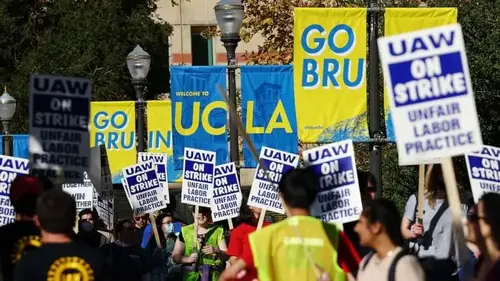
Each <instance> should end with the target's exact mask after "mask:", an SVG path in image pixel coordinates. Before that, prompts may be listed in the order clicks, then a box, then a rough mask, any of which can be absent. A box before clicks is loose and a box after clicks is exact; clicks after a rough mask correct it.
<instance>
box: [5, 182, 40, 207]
mask: <svg viewBox="0 0 500 281" xmlns="http://www.w3.org/2000/svg"><path fill="white" fill-rule="evenodd" d="M43 190H44V187H43V183H42V182H41V181H40V180H39V179H38V178H37V177H35V176H32V175H18V176H17V177H16V178H15V179H14V180H13V181H12V183H11V184H10V200H11V201H12V203H13V204H14V203H16V202H19V201H20V200H22V198H23V197H38V196H39V195H40V194H42V192H43Z"/></svg>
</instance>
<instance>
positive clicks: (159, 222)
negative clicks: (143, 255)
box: [147, 213, 182, 281]
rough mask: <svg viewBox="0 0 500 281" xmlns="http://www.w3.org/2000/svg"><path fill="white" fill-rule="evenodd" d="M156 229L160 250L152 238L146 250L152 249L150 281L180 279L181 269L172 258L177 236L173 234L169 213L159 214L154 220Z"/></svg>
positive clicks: (172, 224)
mask: <svg viewBox="0 0 500 281" xmlns="http://www.w3.org/2000/svg"><path fill="white" fill-rule="evenodd" d="M155 222H156V226H157V228H158V234H159V238H160V244H161V248H157V245H156V241H155V240H156V239H155V238H154V237H152V238H151V239H150V241H149V244H148V246H147V248H153V258H154V260H153V262H154V264H153V270H152V272H151V275H152V276H151V280H152V281H163V280H177V279H181V278H182V275H181V269H180V266H179V265H177V264H176V263H175V262H174V260H173V258H172V253H173V251H174V246H175V241H176V240H177V235H175V233H174V222H173V218H172V214H171V213H160V215H158V217H156V219H155Z"/></svg>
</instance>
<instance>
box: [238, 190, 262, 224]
mask: <svg viewBox="0 0 500 281" xmlns="http://www.w3.org/2000/svg"><path fill="white" fill-rule="evenodd" d="M247 202H248V196H245V195H243V198H242V200H241V207H240V215H239V217H237V218H235V219H234V220H233V223H234V226H235V227H236V226H238V225H240V224H242V223H246V224H250V225H255V224H256V222H255V217H254V215H253V212H252V210H250V207H249V206H248V205H247Z"/></svg>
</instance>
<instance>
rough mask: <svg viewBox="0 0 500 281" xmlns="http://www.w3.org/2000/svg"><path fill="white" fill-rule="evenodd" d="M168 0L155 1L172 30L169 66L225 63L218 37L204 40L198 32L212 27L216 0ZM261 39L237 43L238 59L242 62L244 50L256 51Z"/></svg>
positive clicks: (223, 51)
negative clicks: (174, 1)
mask: <svg viewBox="0 0 500 281" xmlns="http://www.w3.org/2000/svg"><path fill="white" fill-rule="evenodd" d="M176 1H177V2H178V4H179V5H177V6H172V4H171V0H160V1H158V10H157V12H158V15H159V17H160V18H161V19H163V20H165V21H166V22H168V23H170V24H171V25H172V26H173V28H174V30H173V34H172V36H171V37H170V44H171V47H170V50H169V54H170V64H171V65H217V64H226V63H227V59H226V50H225V48H224V46H223V45H222V42H221V41H220V38H219V37H214V38H210V39H206V38H204V37H203V36H202V35H201V32H202V31H203V30H206V29H207V28H209V27H212V28H216V26H217V22H216V20H215V11H214V6H215V5H216V3H217V2H218V0H190V1H187V0H176ZM261 42H262V39H261V38H260V37H258V36H254V38H252V40H251V41H250V42H248V43H245V42H240V44H239V45H238V49H237V50H236V53H237V54H236V58H237V60H238V62H239V63H240V64H241V63H244V61H245V60H244V59H243V58H242V55H243V54H244V53H245V51H252V50H256V49H257V46H258V45H259V43H261Z"/></svg>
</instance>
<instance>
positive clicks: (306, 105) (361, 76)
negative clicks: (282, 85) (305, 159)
mask: <svg viewBox="0 0 500 281" xmlns="http://www.w3.org/2000/svg"><path fill="white" fill-rule="evenodd" d="M366 13H367V12H366V8H296V9H295V19H294V52H293V55H294V59H293V67H294V90H295V107H296V112H297V125H298V133H299V139H300V140H301V141H303V142H309V143H314V142H320V143H325V142H326V143H328V142H335V141H340V140H344V139H348V138H351V139H353V140H354V141H363V140H366V139H368V126H367V116H366V101H367V97H366V79H365V78H366V75H365V73H366V67H365V64H366V45H367V44H366Z"/></svg>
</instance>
